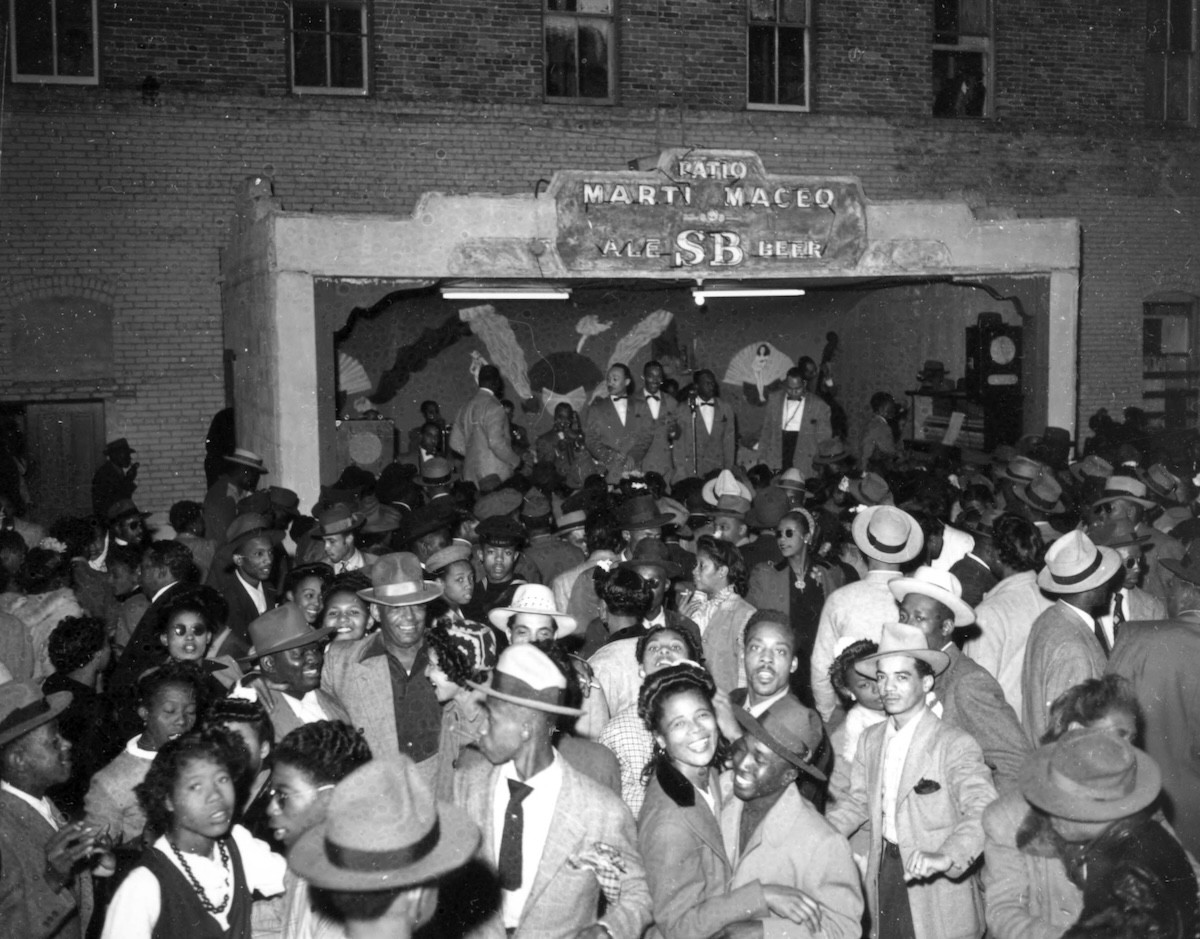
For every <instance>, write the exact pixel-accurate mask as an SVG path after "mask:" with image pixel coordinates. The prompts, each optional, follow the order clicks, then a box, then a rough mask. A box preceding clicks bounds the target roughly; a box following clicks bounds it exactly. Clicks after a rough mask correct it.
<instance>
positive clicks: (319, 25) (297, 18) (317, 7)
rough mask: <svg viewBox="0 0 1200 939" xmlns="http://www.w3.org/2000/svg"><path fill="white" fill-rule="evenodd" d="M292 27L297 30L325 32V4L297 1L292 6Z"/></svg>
mask: <svg viewBox="0 0 1200 939" xmlns="http://www.w3.org/2000/svg"><path fill="white" fill-rule="evenodd" d="M292 28H293V29H294V30H296V31H297V32H305V33H314V32H315V33H323V32H325V4H323V3H296V4H295V5H294V6H293V7H292Z"/></svg>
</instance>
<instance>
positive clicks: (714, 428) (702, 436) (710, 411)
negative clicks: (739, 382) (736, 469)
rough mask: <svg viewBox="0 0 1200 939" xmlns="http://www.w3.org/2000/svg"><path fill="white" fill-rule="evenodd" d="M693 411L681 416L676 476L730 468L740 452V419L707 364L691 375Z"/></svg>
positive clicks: (700, 475) (676, 454)
mask: <svg viewBox="0 0 1200 939" xmlns="http://www.w3.org/2000/svg"><path fill="white" fill-rule="evenodd" d="M692 387H693V389H694V393H693V395H692V396H691V398H690V399H689V406H690V409H691V413H690V414H689V413H686V412H685V413H684V414H683V415H682V416H681V417H680V420H679V423H680V425H681V427H680V434H679V439H678V440H677V441H676V442H675V480H676V481H678V480H680V479H686V478H687V477H689V476H698V477H700V478H704V477H706V476H707V475H708V474H709V473H711V472H714V471H717V470H723V469H730V468H732V467H733V463H734V458H735V457H736V456H737V421H736V418H735V417H734V414H733V408H731V407H730V406H729V405H728V404H726V403H725V402H724V401H722V400H721V399H720V398H719V397H717V378H716V376H715V375H714V374H713V373H712V372H710V371H709V370H708V369H706V368H702V369H700V370H699V371H698V372H696V373H695V375H693V376H692Z"/></svg>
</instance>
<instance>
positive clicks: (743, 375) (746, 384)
mask: <svg viewBox="0 0 1200 939" xmlns="http://www.w3.org/2000/svg"><path fill="white" fill-rule="evenodd" d="M795 364H796V363H795V362H793V361H792V357H791V356H789V355H788V354H787V353H786V352H784V351H783V350H781V349H777V348H776V347H775V346H773V345H771V343H769V342H755V343H752V344H751V345H748V346H746V347H745V348H744V349H742V350H741V351H740V352H738V353H737V354H736V355H734V357H733V358H732V359H730V360H729V367H728V368H727V369H726V370H725V377H724V378H723V379H721V380H722V381H723V382H725V384H727V385H741V386H742V391H743V392H744V393H745V395H746V400H747V401H749V402H750V403H751V404H766V403H767V395H768V394H769V393H770V392H772V391H774V390H776V389H777V388H780V387H781V386H782V385H783V380H784V378H786V377H787V373H788V369H789V368H791V367H792V366H793V365H795Z"/></svg>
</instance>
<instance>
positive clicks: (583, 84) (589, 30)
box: [579, 21, 608, 98]
mask: <svg viewBox="0 0 1200 939" xmlns="http://www.w3.org/2000/svg"><path fill="white" fill-rule="evenodd" d="M579 97H581V98H607V97H608V24H607V23H599V22H588V21H584V22H583V23H581V24H580V27H579Z"/></svg>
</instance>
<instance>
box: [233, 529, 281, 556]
mask: <svg viewBox="0 0 1200 939" xmlns="http://www.w3.org/2000/svg"><path fill="white" fill-rule="evenodd" d="M251 538H266V539H267V540H268V541H270V542H271V544H273V545H277V544H283V532H281V531H279V530H278V529H277V528H252V529H250V531H247V532H243V533H242V534H240V535H238V536H237V537H236V538H234V539H233V540H232V541H227V542H225V546H226V547H227V548H229V549H230V550H231V551H236V550H237V549H238V548H240V547H241V546H242V545H244V544H245V543H246V542H247V541H249V540H250V539H251Z"/></svg>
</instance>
